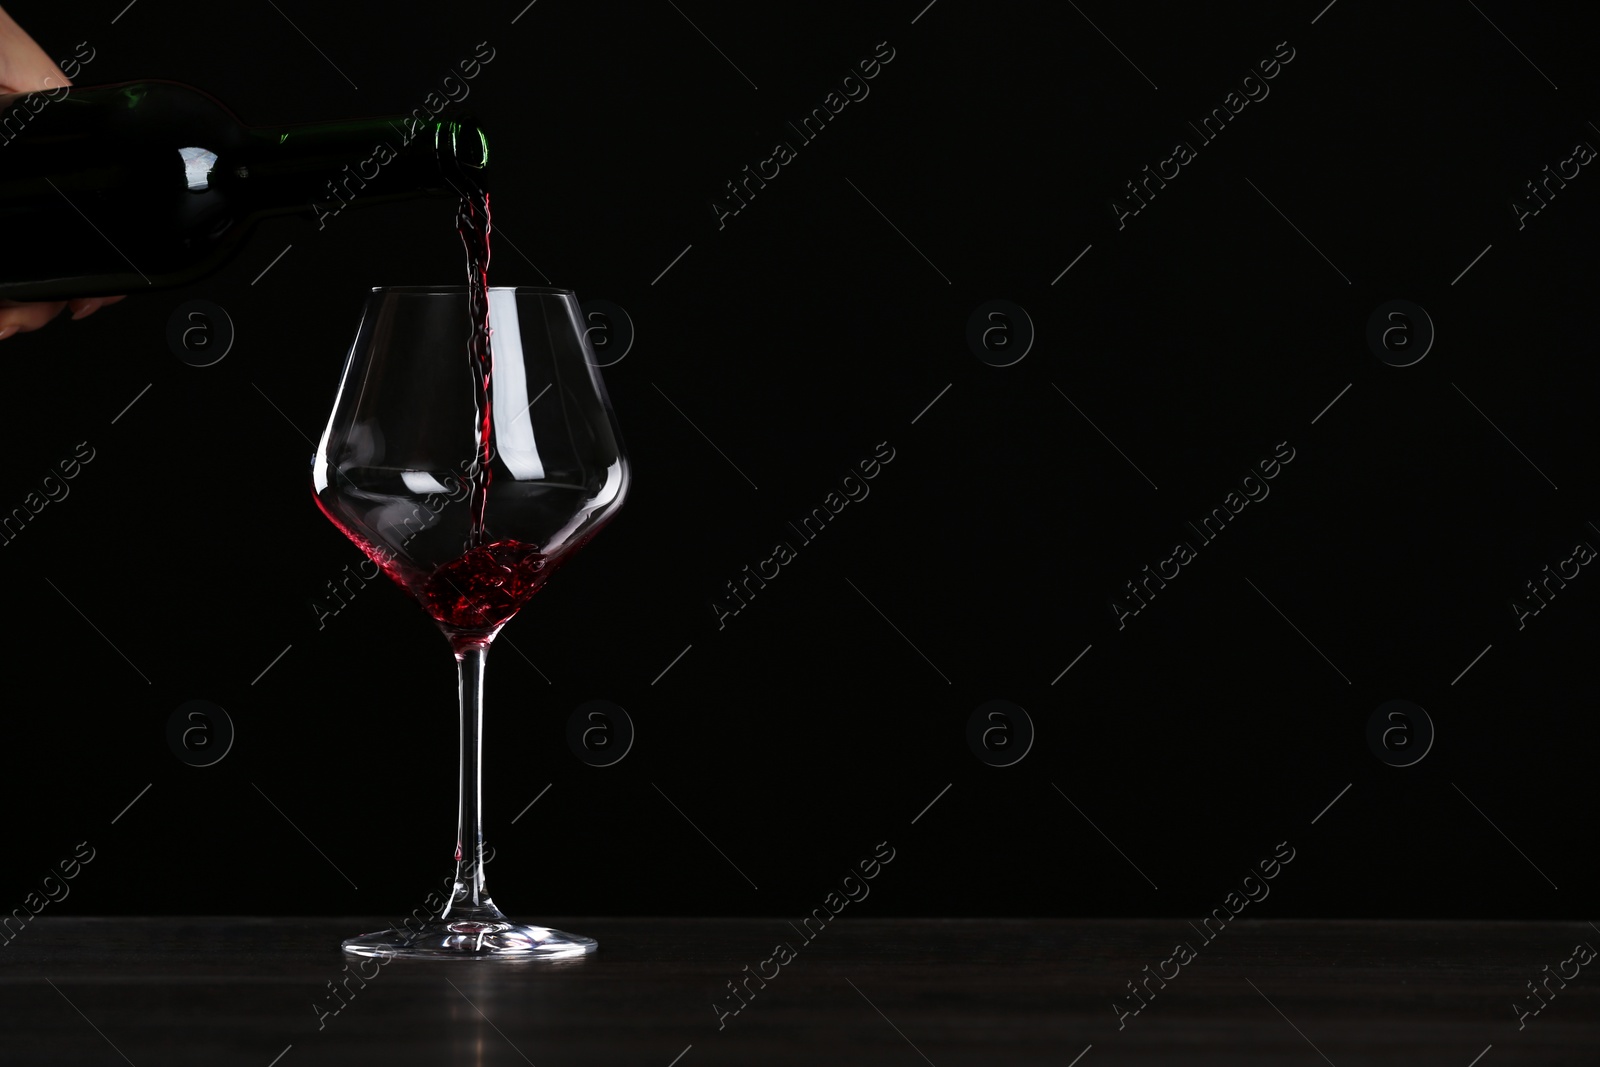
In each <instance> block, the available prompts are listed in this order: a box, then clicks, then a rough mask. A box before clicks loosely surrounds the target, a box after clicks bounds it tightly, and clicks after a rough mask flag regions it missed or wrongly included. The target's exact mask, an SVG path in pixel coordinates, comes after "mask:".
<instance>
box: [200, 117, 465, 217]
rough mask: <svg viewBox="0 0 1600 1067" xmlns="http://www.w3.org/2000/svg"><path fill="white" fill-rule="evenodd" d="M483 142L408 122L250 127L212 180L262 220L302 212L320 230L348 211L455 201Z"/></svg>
mask: <svg viewBox="0 0 1600 1067" xmlns="http://www.w3.org/2000/svg"><path fill="white" fill-rule="evenodd" d="M482 140H483V139H482V135H481V133H480V131H479V130H478V129H477V127H476V126H475V125H472V124H470V123H461V122H453V121H435V122H429V123H422V124H417V123H414V122H413V121H412V120H411V119H410V118H408V117H396V118H390V119H383V118H379V119H367V120H362V121H359V122H337V123H325V124H321V125H316V126H292V127H291V126H278V127H256V128H253V129H250V130H249V131H247V134H246V136H245V138H244V140H243V142H242V143H241V145H240V147H239V149H238V151H237V152H233V153H229V154H228V155H227V156H226V157H224V158H220V159H218V160H217V164H216V167H215V170H214V172H213V173H214V179H213V180H214V183H215V184H216V185H217V186H218V187H219V188H223V189H226V190H227V191H228V192H229V193H230V194H231V195H237V196H239V197H240V198H242V199H243V200H245V201H246V202H248V203H250V204H252V205H254V206H255V208H256V209H257V210H258V211H259V212H261V213H262V214H287V213H294V212H304V211H309V212H313V213H315V215H316V216H317V218H318V220H319V221H320V222H322V224H323V225H326V224H327V220H328V219H329V218H330V217H332V216H335V215H337V214H339V213H340V212H342V211H343V210H344V209H345V208H346V207H349V206H352V205H358V204H359V205H365V204H375V203H385V202H389V201H393V200H399V199H405V198H408V197H412V196H417V195H419V194H431V195H436V196H459V195H462V194H463V193H464V192H465V191H466V190H467V189H468V188H469V187H471V186H473V185H476V184H478V183H479V182H481V171H482V168H483V163H484V162H486V156H487V150H486V149H485V148H483V147H481V145H482Z"/></svg>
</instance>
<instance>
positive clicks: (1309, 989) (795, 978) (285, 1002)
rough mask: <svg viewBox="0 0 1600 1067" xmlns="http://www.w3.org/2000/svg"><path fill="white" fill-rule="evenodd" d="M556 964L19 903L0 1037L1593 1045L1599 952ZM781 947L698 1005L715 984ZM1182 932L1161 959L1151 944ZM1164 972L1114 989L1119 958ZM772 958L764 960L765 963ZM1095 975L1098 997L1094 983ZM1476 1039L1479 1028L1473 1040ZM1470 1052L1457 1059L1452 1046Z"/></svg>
mask: <svg viewBox="0 0 1600 1067" xmlns="http://www.w3.org/2000/svg"><path fill="white" fill-rule="evenodd" d="M548 921H549V922H550V923H551V925H554V926H557V927H560V928H562V929H566V930H571V931H574V932H579V933H585V934H589V935H591V936H593V937H596V938H598V939H599V941H600V951H599V952H598V953H597V954H595V955H594V956H591V957H589V958H587V959H584V960H580V961H575V962H572V963H566V964H555V965H550V964H544V965H539V964H532V965H529V964H512V965H505V964H495V963H472V962H459V963H456V962H447V963H437V964H422V963H415V962H405V961H394V962H391V963H389V964H388V965H386V966H385V967H383V968H382V969H381V970H379V971H378V972H377V973H376V976H375V977H373V978H371V979H370V980H369V981H368V982H367V983H366V985H365V988H362V987H361V986H360V985H359V984H358V983H357V982H356V981H355V980H353V979H352V980H351V981H350V983H349V985H348V988H349V989H350V990H351V991H352V992H350V993H348V994H346V995H345V997H344V999H345V1000H346V1002H347V1003H346V1004H345V1006H344V1007H343V1008H342V1009H341V1010H339V1011H338V1012H337V1013H336V1014H328V1015H325V1016H322V1017H320V1018H319V1012H318V1009H317V1008H316V1007H314V1005H316V1004H319V1003H320V1004H322V1005H324V1010H325V1009H326V1008H327V1007H329V1006H334V1005H336V1004H337V1003H338V1002H337V1001H334V1000H332V999H331V997H330V996H329V992H328V983H329V982H336V981H338V980H339V979H340V978H341V977H342V976H343V975H344V974H346V973H348V972H344V971H343V970H342V968H343V966H344V964H345V958H344V957H343V956H342V955H341V953H340V952H339V951H338V943H339V940H340V939H341V938H342V937H344V936H347V935H349V934H351V933H354V932H361V931H365V930H368V929H374V928H378V927H381V926H383V925H385V924H384V923H382V922H374V921H371V920H360V919H354V920H352V919H349V918H343V919H310V920H308V919H265V918H262V919H257V918H215V919H208V918H194V917H186V918H176V919H113V918H71V917H55V916H49V915H45V916H41V917H39V918H37V919H35V920H34V921H33V922H32V923H30V924H29V925H28V926H27V927H25V928H24V929H23V930H22V931H21V932H20V933H19V934H18V935H17V936H16V937H15V939H14V940H13V941H11V943H10V944H8V945H5V946H3V947H0V1064H4V1065H5V1067H14V1065H16V1067H20V1065H31V1064H75V1065H83V1067H90V1065H99V1064H106V1065H120V1064H124V1063H131V1064H133V1065H134V1067H171V1065H178V1064H205V1065H207V1067H232V1065H241V1067H270V1065H272V1064H274V1063H275V1064H277V1067H304V1065H307V1064H381V1065H389V1067H403V1065H408V1064H427V1065H429V1067H443V1065H456V1064H463V1065H465V1064H471V1065H480V1064H482V1065H491V1064H492V1065H500V1064H510V1065H520V1064H526V1063H532V1064H537V1065H538V1067H576V1065H582V1064H641V1065H646V1067H670V1065H672V1064H674V1063H676V1064H677V1067H702V1065H704V1064H713V1063H715V1064H741V1065H744V1064H750V1065H761V1067H780V1065H786V1064H823V1065H842V1064H857V1063H859V1064H874V1065H888V1067H896V1065H904V1067H917V1065H921V1064H934V1065H936V1067H955V1065H960V1064H983V1065H992V1064H1006V1065H1011V1064H1018V1065H1022V1064H1050V1065H1052V1067H1070V1065H1072V1064H1077V1065H1078V1067H1101V1065H1108V1064H1120V1065H1128V1067H1132V1065H1142V1064H1156V1063H1160V1064H1177V1063H1183V1064H1191V1065H1200V1064H1218V1065H1224V1064H1225V1065H1228V1067H1243V1065H1250V1064H1285V1065H1296V1064H1303V1065H1306V1067H1317V1065H1320V1064H1336V1065H1338V1067H1356V1065H1364V1067H1365V1065H1378V1064H1384V1065H1387V1064H1393V1065H1396V1067H1400V1065H1404V1067H1431V1065H1435V1064H1437V1065H1440V1067H1470V1065H1472V1064H1474V1063H1476V1064H1477V1065H1478V1067H1509V1065H1511V1064H1518V1065H1527V1064H1593V1063H1597V1062H1600V961H1597V962H1596V963H1595V964H1591V965H1589V966H1588V967H1586V968H1583V969H1581V970H1578V973H1577V976H1576V977H1574V978H1571V979H1570V980H1568V981H1567V983H1566V988H1564V989H1563V988H1561V987H1560V985H1559V984H1558V982H1559V979H1550V985H1549V988H1551V989H1554V990H1556V991H1557V994H1556V996H1555V997H1554V998H1550V999H1548V1000H1547V1006H1546V1007H1545V1008H1544V1009H1543V1010H1542V1011H1541V1012H1540V1013H1539V1014H1538V1015H1530V1016H1529V1017H1527V1018H1526V1019H1525V1020H1523V1023H1522V1026H1521V1028H1520V1029H1519V1022H1518V1019H1517V1017H1516V1014H1515V1012H1514V1009H1513V1005H1514V1004H1515V1003H1518V1002H1520V1003H1523V1004H1524V1005H1526V1006H1529V1007H1532V1006H1535V1002H1534V1001H1533V999H1532V997H1531V995H1530V994H1529V992H1528V989H1527V986H1526V985H1525V983H1527V982H1528V981H1530V980H1535V979H1541V978H1543V977H1544V976H1545V975H1546V974H1547V973H1549V972H1546V971H1544V967H1545V966H1547V965H1548V966H1549V967H1550V968H1551V971H1552V972H1553V971H1556V970H1559V969H1564V970H1566V972H1567V973H1569V974H1570V973H1572V971H1573V969H1574V968H1575V967H1576V964H1572V963H1567V964H1563V961H1564V960H1567V959H1568V958H1569V957H1571V956H1572V950H1573V946H1574V945H1575V944H1577V943H1579V942H1587V943H1589V944H1593V945H1597V946H1600V932H1597V931H1596V929H1595V928H1593V927H1592V926H1590V925H1588V924H1587V923H1581V922H1579V923H1506V922H1494V923H1487V922H1472V923H1463V922H1449V923H1440V922H1412V921H1398V922H1370V921H1335V922H1328V921H1257V922H1252V921H1248V920H1244V919H1238V920H1235V921H1234V922H1233V923H1232V924H1231V925H1230V926H1229V927H1228V928H1227V929H1226V930H1224V931H1222V932H1221V933H1220V934H1218V935H1217V936H1216V938H1215V940H1214V941H1212V942H1210V943H1207V942H1205V941H1204V940H1203V939H1202V938H1201V937H1200V936H1199V935H1198V934H1197V933H1196V931H1195V930H1194V929H1193V928H1191V927H1190V926H1189V925H1188V924H1186V923H1185V922H1184V921H1182V920H1171V919H1161V920H975V919H959V920H936V919H905V920H856V921H852V920H850V919H838V920H835V921H834V922H833V924H831V925H830V926H828V927H827V928H826V929H825V930H823V931H822V932H821V933H819V934H818V935H817V936H816V937H815V939H814V940H813V941H811V942H809V943H806V942H804V941H803V939H802V938H800V937H799V936H798V935H797V933H796V932H795V931H794V929H793V928H791V927H790V926H789V925H788V923H787V922H786V921H785V920H782V919H771V920H767V919H671V918H662V919H639V918H632V919H606V918H588V919H584V918H566V917H561V918H556V917H550V918H549V920H548ZM779 941H786V942H788V943H789V944H790V945H791V946H793V947H794V949H795V950H796V953H795V956H794V958H793V959H792V960H791V961H790V962H789V963H787V964H786V965H783V966H782V967H781V968H778V969H777V974H776V977H774V978H772V979H771V980H770V981H769V982H768V983H767V987H766V988H765V989H760V987H759V986H758V985H757V984H756V983H755V982H754V981H753V980H752V982H751V986H750V988H753V989H757V990H758V992H757V993H756V994H755V996H754V997H753V998H750V999H749V1001H748V1004H747V1006H746V1007H745V1008H744V1009H743V1010H742V1011H740V1012H739V1013H738V1014H736V1015H728V1016H727V1017H726V1018H725V1019H724V1020H723V1025H722V1027H721V1028H720V1029H719V1021H718V1014H717V1011H716V1010H715V1009H714V1008H713V1006H712V1005H713V1002H714V1001H715V1000H717V999H719V996H720V999H721V1000H722V1001H723V1002H724V1004H725V1005H726V1006H730V1007H731V1006H733V1005H734V1004H735V1003H736V1002H734V1001H733V1000H732V999H731V997H730V996H729V994H728V991H727V989H726V986H725V983H727V982H729V981H731V980H734V979H737V978H741V977H743V975H744V974H745V973H746V972H744V971H743V968H744V967H745V965H747V964H748V965H749V967H750V968H751V970H752V971H754V970H757V969H758V967H761V966H762V961H763V960H766V959H767V958H768V957H770V956H771V955H772V951H773V947H774V945H775V944H776V943H777V942H779ZM1180 941H1183V942H1187V943H1188V944H1189V945H1190V946H1191V947H1192V948H1193V949H1195V950H1196V955H1195V956H1194V957H1193V958H1192V959H1190V960H1189V962H1188V963H1187V964H1183V965H1181V966H1180V965H1178V964H1176V963H1163V961H1164V960H1166V959H1167V958H1169V957H1170V956H1171V955H1172V951H1173V947H1174V944H1175V943H1177V942H1180ZM1146 965H1148V966H1149V967H1150V968H1151V970H1152V971H1157V970H1160V971H1163V972H1165V973H1166V974H1169V975H1170V974H1172V973H1173V972H1174V971H1176V972H1177V975H1176V977H1173V978H1172V979H1171V980H1170V981H1169V982H1168V983H1167V986H1166V988H1165V989H1162V988H1160V986H1159V984H1157V983H1156V981H1155V980H1152V981H1151V984H1150V986H1149V988H1150V989H1152V990H1156V991H1157V992H1156V995H1155V996H1154V997H1153V998H1150V999H1148V1006H1147V1007H1145V1008H1144V1009H1142V1010H1141V1011H1140V1012H1139V1014H1137V1015H1131V1014H1130V1015H1128V1016H1126V1017H1124V1018H1122V1019H1121V1020H1120V1028H1119V1017H1118V1013H1117V1010H1116V1009H1115V1008H1114V1006H1113V1005H1114V1004H1115V1003H1121V1004H1122V1005H1123V1006H1124V1009H1125V1010H1127V1009H1130V1008H1131V1006H1132V1005H1133V1004H1134V1003H1135V1002H1134V1001H1133V1000H1132V999H1131V997H1130V994H1129V992H1128V990H1127V988H1126V983H1128V982H1130V981H1134V980H1135V979H1141V978H1143V977H1144V975H1145V972H1144V968H1145V967H1146ZM775 966H776V965H775V964H767V965H765V967H764V968H762V969H764V970H765V971H766V973H768V974H772V973H773V968H774V967H775ZM1119 998H1120V999H1119ZM1486 1050H1487V1051H1486ZM1480 1057H1481V1058H1480Z"/></svg>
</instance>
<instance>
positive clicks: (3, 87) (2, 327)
mask: <svg viewBox="0 0 1600 1067" xmlns="http://www.w3.org/2000/svg"><path fill="white" fill-rule="evenodd" d="M70 84H71V81H70V80H69V79H68V78H67V76H66V75H65V74H63V73H61V68H60V67H58V66H56V65H55V63H54V62H53V61H52V60H51V59H50V57H49V56H47V55H45V53H44V49H42V48H40V47H39V46H38V45H37V44H35V43H34V40H33V38H32V37H29V36H28V34H27V31H25V30H24V29H23V28H22V27H21V26H18V25H17V24H16V22H15V20H13V19H12V18H11V16H10V15H8V14H6V12H5V9H3V8H0V92H7V93H31V92H38V91H40V90H44V89H53V88H55V87H57V86H60V85H70ZM121 299H122V297H120V296H90V297H80V298H79V299H76V300H47V301H43V302H40V303H21V302H18V301H15V300H0V341H3V340H5V339H6V338H7V337H10V336H11V335H12V334H15V333H27V332H28V331H30V330H37V329H38V328H39V327H41V326H43V325H44V324H45V323H47V322H49V321H51V320H52V319H54V318H55V317H56V316H57V315H59V314H61V312H63V311H65V310H66V309H67V308H69V307H70V308H71V309H72V317H73V318H74V319H81V318H83V317H84V316H85V315H92V314H94V313H95V312H96V311H98V310H99V309H100V308H102V307H105V306H106V305H107V304H115V303H116V302H117V301H119V300H121Z"/></svg>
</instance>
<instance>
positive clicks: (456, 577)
mask: <svg viewBox="0 0 1600 1067" xmlns="http://www.w3.org/2000/svg"><path fill="white" fill-rule="evenodd" d="M553 569H554V568H553V567H552V566H551V561H550V560H548V559H546V558H545V556H544V555H543V554H542V553H540V551H539V550H538V548H537V547H536V546H534V545H529V544H524V543H523V542H521V541H514V540H509V539H508V540H505V541H496V542H494V543H493V544H489V545H480V546H478V547H476V548H472V549H469V550H468V551H467V552H466V554H465V555H462V556H460V557H458V558H456V559H454V560H451V561H450V562H449V563H446V564H445V565H444V566H442V567H440V568H439V569H438V570H436V571H434V572H433V573H432V574H430V575H429V576H428V578H427V580H426V581H425V582H423V583H422V587H421V589H420V590H419V591H418V599H419V600H420V601H421V602H422V606H423V608H424V609H426V610H427V612H428V614H429V615H432V616H433V617H434V618H435V619H436V620H438V621H439V622H440V623H442V624H444V625H445V626H449V627H453V628H455V629H458V630H475V631H476V630H494V629H496V628H498V627H500V626H503V625H505V623H506V622H507V621H509V620H510V618H511V617H512V616H513V615H515V614H516V613H517V611H518V610H519V609H520V608H521V607H522V605H524V604H526V603H527V602H528V600H529V599H530V598H532V596H533V594H535V593H537V592H538V591H539V589H540V588H541V587H542V586H543V585H544V583H545V580H546V579H547V578H549V576H550V572H551V571H552V570H553Z"/></svg>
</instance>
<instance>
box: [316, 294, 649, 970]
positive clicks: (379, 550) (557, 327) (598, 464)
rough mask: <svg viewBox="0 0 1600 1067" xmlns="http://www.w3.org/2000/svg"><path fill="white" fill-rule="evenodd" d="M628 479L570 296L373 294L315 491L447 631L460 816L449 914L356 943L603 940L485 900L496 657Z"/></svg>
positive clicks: (386, 948) (557, 948)
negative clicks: (511, 624) (489, 716)
mask: <svg viewBox="0 0 1600 1067" xmlns="http://www.w3.org/2000/svg"><path fill="white" fill-rule="evenodd" d="M485 297H486V300H485ZM485 304H486V305H487V306H486V307H485V306H484V305H485ZM469 337H470V338H473V339H474V343H473V344H471V345H469V344H468V343H467V342H468V339H469ZM491 339H492V340H491ZM491 347H492V359H490V358H485V357H486V356H488V353H489V349H490V348H491ZM628 480H629V473H628V461H627V459H626V457H625V456H624V454H623V449H622V440H621V437H620V435H619V434H618V431H617V426H616V420H615V417H614V415H613V414H612V410H611V404H610V401H609V399H608V398H607V396H606V390H605V385H604V383H603V382H602V381H601V378H600V372H599V370H598V367H597V361H596V359H595V358H594V351H593V349H592V348H591V347H590V345H589V342H588V340H587V337H586V334H585V329H584V326H583V325H582V315H581V312H580V311H579V307H578V303H577V300H576V298H575V296H574V295H573V294H572V293H571V292H569V291H566V290H562V289H546V288H532V287H487V288H485V287H481V286H476V285H475V286H473V287H471V288H470V289H469V287H467V286H453V287H452V286H445V287H434V288H429V287H397V288H378V289H374V290H372V292H371V294H370V296H369V297H368V298H367V301H366V307H365V310H364V312H363V314H362V317H361V325H360V328H359V330H358V331H357V334H356V340H355V344H354V346H353V347H352V348H351V350H350V355H349V357H348V359H347V360H346V362H345V367H344V374H343V376H342V378H341V379H340V382H339V389H338V393H337V395H336V397H335V399H334V404H333V411H332V414H331V415H330V416H329V418H328V424H327V427H326V428H325V429H324V430H323V432H322V439H321V441H320V442H319V443H318V445H317V451H316V455H315V457H314V458H313V460H312V483H313V490H314V492H315V494H316V501H317V505H318V506H319V507H320V508H321V509H322V511H323V513H324V514H325V515H327V517H328V518H329V519H330V520H332V521H333V523H334V525H336V526H338V527H339V529H340V530H342V531H344V533H345V535H346V536H347V537H349V538H350V540H351V541H353V542H355V544H356V545H357V546H358V547H359V548H360V549H361V550H362V551H363V552H365V553H366V554H367V555H368V556H369V557H371V559H372V560H373V561H374V562H375V563H377V564H378V565H379V566H380V567H381V568H382V569H383V570H384V572H385V573H386V574H388V576H389V577H390V578H392V579H393V580H394V581H395V582H396V583H398V584H399V585H400V587H401V588H402V589H404V590H405V591H406V592H407V593H409V594H411V596H413V597H414V598H416V600H417V601H418V602H419V603H420V604H421V605H422V607H423V609H424V610H425V611H427V613H428V614H429V615H431V616H432V617H433V619H434V621H435V622H436V623H437V624H438V626H439V628H440V629H441V630H442V631H444V635H445V637H446V638H447V639H448V640H449V642H450V647H451V649H452V650H453V651H454V653H455V658H456V663H457V669H458V671H459V675H460V697H461V732H460V739H461V744H460V767H459V779H458V791H459V811H458V833H457V837H456V848H455V880H454V887H453V890H452V893H451V896H450V899H449V901H448V902H447V903H446V904H445V905H444V907H443V909H442V910H441V911H440V912H439V914H438V915H437V916H435V917H433V918H432V919H431V920H430V921H429V922H427V923H425V924H421V927H420V929H417V928H396V929H389V930H383V931H380V932H378V933H372V934H366V935H363V936H361V937H355V938H351V939H350V940H347V941H345V942H344V950H345V951H346V952H350V953H354V954H356V955H362V956H386V957H402V958H420V959H437V958H514V959H552V958H562V957H569V956H580V955H583V954H584V953H587V952H592V951H594V949H595V947H596V944H595V942H594V940H593V939H591V938H587V937H581V936H577V935H574V934H568V933H563V932H562V931H560V930H552V929H549V928H548V927H543V926H532V925H527V924H523V923H517V922H513V921H512V920H510V919H508V918H506V916H505V915H504V914H503V913H502V912H501V911H500V909H499V908H497V907H495V905H494V902H493V901H492V900H490V899H489V894H488V892H487V889H486V887H485V884H484V872H483V858H484V843H483V813H482V800H483V795H482V777H481V766H482V764H481V760H482V756H483V686H484V664H485V661H486V659H487V657H488V653H489V645H490V643H491V642H492V641H493V640H494V637H495V635H496V634H497V633H499V632H500V628H501V627H503V626H504V625H505V624H506V623H507V622H508V621H509V620H510V619H511V617H512V616H514V615H515V614H516V613H517V611H518V609H520V608H521V607H522V606H523V604H525V603H527V601H528V599H529V598H530V597H532V596H533V594H534V593H536V592H538V590H539V589H540V587H542V586H543V585H544V583H545V582H546V581H547V580H548V579H549V578H550V575H551V574H552V573H553V572H554V571H555V570H556V568H557V567H559V566H560V565H561V564H562V563H564V562H565V561H566V560H567V559H568V558H569V557H570V556H571V555H572V554H573V553H574V552H576V551H577V550H578V549H579V548H581V547H582V546H583V544H584V543H585V542H587V541H588V539H589V538H590V537H591V536H593V535H594V533H595V531H596V530H598V529H600V527H601V526H603V525H605V523H606V522H607V521H609V520H610V519H611V517H612V516H613V515H614V514H615V513H616V510H617V508H618V507H619V506H620V505H621V503H622V501H623V498H624V497H625V496H626V495H627V488H628Z"/></svg>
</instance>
